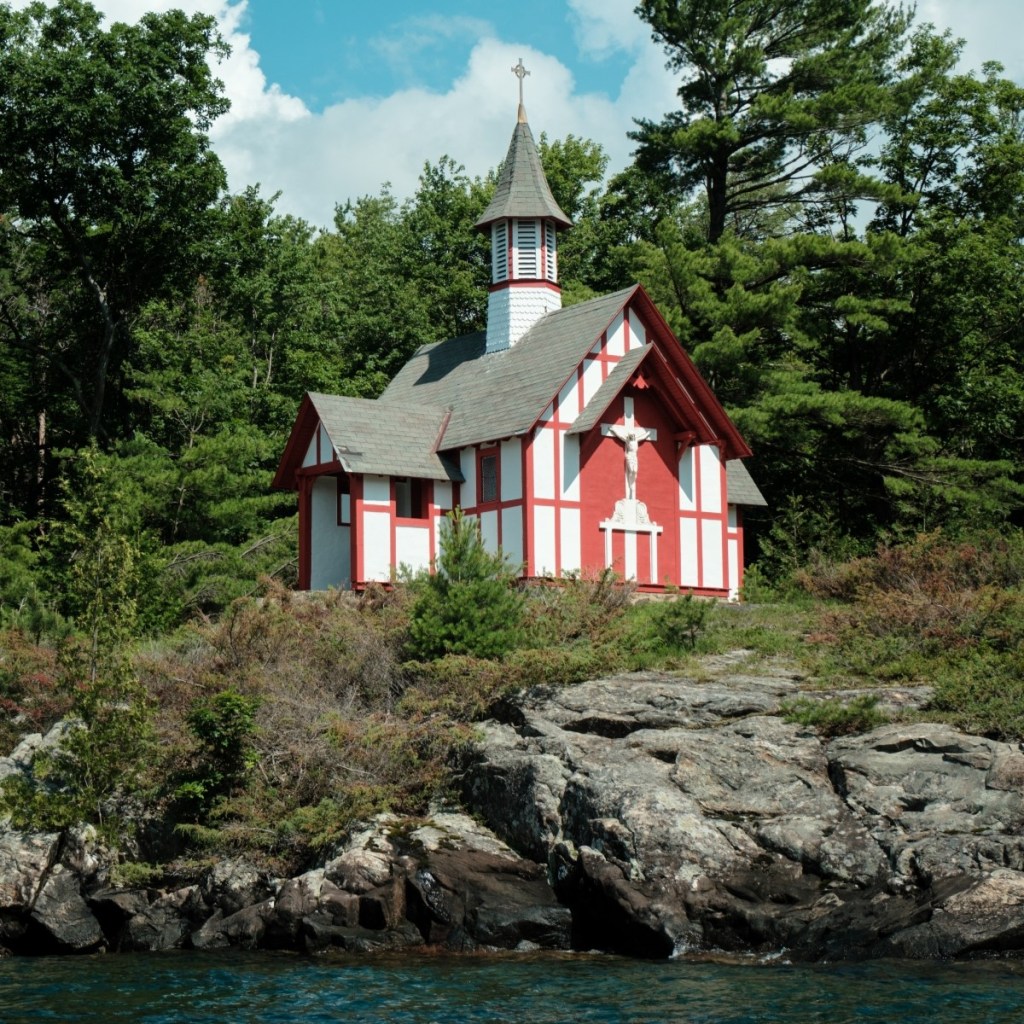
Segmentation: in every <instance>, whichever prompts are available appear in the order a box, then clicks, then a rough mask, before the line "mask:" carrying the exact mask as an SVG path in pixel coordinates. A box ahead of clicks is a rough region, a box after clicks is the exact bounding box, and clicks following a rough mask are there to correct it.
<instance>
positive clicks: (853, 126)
mask: <svg viewBox="0 0 1024 1024" xmlns="http://www.w3.org/2000/svg"><path fill="white" fill-rule="evenodd" d="M637 13H638V14H639V15H640V17H641V18H643V20H644V21H646V22H647V23H648V24H649V25H650V26H651V30H652V33H653V36H654V39H655V40H656V41H657V42H659V43H661V44H662V45H663V46H664V47H665V50H666V53H667V54H668V57H669V60H668V66H669V67H670V68H672V69H673V70H675V71H678V72H680V74H681V76H682V82H681V84H680V86H679V90H678V94H679V98H680V101H681V105H682V110H680V111H676V112H674V113H671V114H668V115H666V116H665V117H664V118H663V119H662V120H661V121H660V122H654V121H648V120H642V121H640V122H638V123H639V129H638V130H637V131H636V132H635V133H634V134H633V138H635V139H636V140H637V142H638V143H639V148H638V151H637V162H638V164H639V166H640V167H641V168H643V169H644V170H645V171H646V172H648V173H649V174H652V175H655V176H657V178H658V180H659V182H660V183H661V184H662V185H663V187H664V188H665V189H666V190H667V191H668V192H669V193H670V194H671V195H673V196H675V197H677V198H681V199H686V198H690V197H692V196H693V195H694V194H695V191H696V190H698V189H700V190H703V193H704V196H705V199H706V203H707V240H708V241H709V242H717V241H718V239H720V238H721V237H722V235H723V234H724V233H725V231H726V229H727V228H730V227H732V228H733V229H736V227H737V225H738V224H740V225H741V224H742V222H743V221H744V220H745V219H746V218H749V217H750V216H751V215H753V214H755V213H756V212H757V211H759V210H763V209H765V208H769V209H782V208H786V207H791V206H792V204H793V203H794V202H797V201H798V202H799V203H800V204H801V208H802V211H803V216H804V217H805V218H806V219H810V218H811V217H812V215H813V213H814V209H813V206H812V204H813V203H823V204H825V205H826V206H828V207H834V206H835V205H836V204H837V203H838V202H840V201H841V200H842V198H844V197H848V196H850V195H856V194H857V193H858V192H860V191H863V190H865V189H866V188H867V187H868V183H867V182H866V180H865V179H864V178H863V177H862V175H861V174H860V173H859V169H858V165H857V159H856V156H855V154H856V153H857V151H858V149H860V148H861V147H863V145H864V143H865V141H866V132H867V128H868V126H869V125H870V124H872V123H873V122H874V121H876V120H877V118H878V116H879V114H880V112H881V110H882V109H883V108H884V105H885V103H886V86H887V85H888V83H889V79H890V74H891V66H892V62H893V59H894V57H895V56H896V54H897V53H898V51H899V48H900V45H901V42H902V39H903V36H904V34H905V32H906V30H907V27H908V25H909V21H910V13H908V12H906V11H904V10H903V8H902V7H898V8H894V7H891V6H888V5H884V4H878V3H876V2H875V0H843V2H841V3H837V2H836V0H733V2H731V3H725V2H723V0H641V3H640V4H639V6H638V7H637Z"/></svg>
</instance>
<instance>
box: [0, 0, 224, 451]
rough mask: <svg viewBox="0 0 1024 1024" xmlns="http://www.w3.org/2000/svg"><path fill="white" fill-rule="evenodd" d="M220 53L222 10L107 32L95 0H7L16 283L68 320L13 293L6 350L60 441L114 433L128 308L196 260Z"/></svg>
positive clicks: (2, 20)
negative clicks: (23, 303)
mask: <svg viewBox="0 0 1024 1024" xmlns="http://www.w3.org/2000/svg"><path fill="white" fill-rule="evenodd" d="M225 52H226V47H225V45H224V43H223V42H222V40H221V39H220V37H219V36H218V35H217V33H216V30H215V23H214V20H213V19H212V18H209V17H205V16H200V15H196V16H194V17H191V18H189V17H186V16H185V15H184V14H183V13H182V12H181V11H170V12H167V13H165V14H145V15H143V16H142V18H141V19H140V20H139V22H138V23H137V24H135V25H126V24H122V23H119V22H118V23H114V24H113V25H111V26H110V28H109V29H104V28H103V27H102V25H101V15H100V14H99V12H98V11H96V10H95V8H93V7H92V6H90V5H89V4H88V3H86V2H85V0H61V2H60V3H58V4H57V5H56V6H53V7H48V6H46V5H44V4H42V3H33V4H31V5H30V6H29V7H28V8H27V9H26V10H24V11H12V10H11V9H10V8H9V7H8V6H6V5H3V6H0V95H2V96H3V97H4V101H3V103H2V104H0V211H5V212H6V214H7V216H6V217H4V218H3V221H4V227H5V228H6V229H8V230H13V231H14V232H15V233H16V235H17V236H18V237H19V239H21V240H22V241H20V242H19V243H18V244H19V245H21V246H22V247H23V249H25V248H26V247H27V248H29V249H31V251H30V252H29V253H28V256H29V258H30V259H31V261H32V263H33V267H32V272H31V273H25V274H22V275H18V276H17V278H16V280H15V281H13V282H9V283H8V288H9V289H10V288H11V287H12V285H13V287H14V288H15V289H16V293H15V294H18V293H20V294H23V295H25V294H28V293H29V292H28V290H29V289H32V290H33V291H35V292H41V293H42V294H44V295H46V296H47V303H48V305H49V306H50V308H51V309H52V310H54V313H53V314H52V315H51V317H50V320H51V321H56V324H55V326H57V327H58V328H59V330H58V331H50V332H48V333H46V334H43V335H40V334H39V333H38V330H36V329H35V328H37V327H38V326H39V322H40V318H39V316H38V315H36V316H35V317H34V325H33V319H32V318H29V320H27V321H26V318H25V317H24V316H22V315H20V312H19V310H18V309H17V308H16V307H17V302H16V301H15V300H14V299H12V297H11V293H10V291H8V297H7V299H6V300H4V299H3V298H2V297H0V303H2V304H3V307H4V317H3V321H2V323H3V326H4V327H6V330H3V334H2V335H0V347H2V349H3V351H4V354H5V355H6V354H7V353H11V354H12V355H13V356H14V357H15V358H16V359H17V360H18V361H19V362H22V363H23V364H24V365H25V366H26V370H25V374H24V376H25V377H26V378H31V379H33V381H34V383H33V387H32V392H33V393H32V404H33V405H34V409H33V410H32V419H33V420H38V419H40V418H45V417H47V416H49V415H50V413H51V410H54V409H55V410H56V412H57V415H58V416H59V417H60V420H61V422H60V423H59V424H58V425H57V430H56V431H51V433H57V434H58V436H59V442H58V443H62V444H71V445H73V446H77V445H78V444H81V443H83V442H84V441H85V440H86V439H87V438H90V437H99V436H109V435H110V434H112V433H116V430H115V429H114V424H113V422H112V414H111V405H112V404H113V405H114V406H115V407H116V406H117V405H118V402H119V399H120V391H121V385H122V380H123V378H122V368H123V364H124V361H125V358H126V357H127V355H128V354H129V353H130V350H131V344H132V327H133V324H134V319H135V317H136V315H137V313H138V311H139V310H140V309H141V308H142V307H143V305H144V304H145V303H146V302H147V301H149V300H151V299H153V298H155V297H158V296H164V295H167V294H168V293H169V292H171V291H172V290H173V289H174V287H175V286H176V285H179V284H181V283H182V282H183V281H187V280H188V279H189V278H190V277H191V276H192V275H193V273H194V268H195V258H196V256H197V255H198V253H199V251H200V250H201V248H202V245H203V242H204V240H205V238H206V237H207V234H208V229H209V218H210V213H211V207H212V204H213V203H214V201H215V200H216V199H217V197H218V196H219V194H220V192H221V191H222V189H223V187H224V184H225V176H224V171H223V168H222V166H221V164H220V161H219V160H218V159H217V157H216V156H215V155H214V154H213V153H212V152H211V150H210V149H209V144H208V140H207V136H206V131H207V129H208V127H209V125H210V123H211V121H212V120H213V119H214V118H215V117H216V116H217V115H218V114H220V113H222V112H223V111H224V110H225V109H226V108H227V101H226V100H225V99H224V98H223V97H222V96H221V94H220V89H221V86H220V83H219V82H218V81H216V80H215V79H214V77H213V74H212V72H211V70H210V66H209V63H208V58H209V57H211V56H213V57H216V56H218V55H222V54H224V53H225ZM29 305H30V306H31V305H32V304H31V303H29ZM26 324H27V326H26ZM60 339H67V340H65V341H63V342H62V341H60ZM118 411H119V412H120V411H123V407H122V409H120V410H118ZM47 443H49V441H48V442H47Z"/></svg>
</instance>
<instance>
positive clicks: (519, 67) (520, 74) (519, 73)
mask: <svg viewBox="0 0 1024 1024" xmlns="http://www.w3.org/2000/svg"><path fill="white" fill-rule="evenodd" d="M529 73H530V72H529V71H527V70H526V68H525V67H524V66H523V58H522V57H520V58H519V63H518V64H516V66H515V67H514V68H512V74H513V75H515V76H516V78H518V79H519V105H520V106H522V105H523V79H524V78H525V77H526V76H527V75H528V74H529Z"/></svg>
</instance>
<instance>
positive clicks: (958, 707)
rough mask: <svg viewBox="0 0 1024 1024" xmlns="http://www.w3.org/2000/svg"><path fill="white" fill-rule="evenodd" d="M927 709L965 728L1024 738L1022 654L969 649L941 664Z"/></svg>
mask: <svg viewBox="0 0 1024 1024" xmlns="http://www.w3.org/2000/svg"><path fill="white" fill-rule="evenodd" d="M930 709H931V710H932V711H937V712H939V713H940V714H942V716H943V717H944V718H946V719H947V720H948V721H950V722H951V723H952V724H953V725H955V726H956V727H957V728H959V729H963V730H965V731H967V732H974V733H980V734H982V735H985V736H991V737H993V738H995V739H1002V740H1020V739H1022V738H1024V654H1022V653H1021V651H1020V650H1017V651H1014V652H1008V653H1004V654H1002V655H999V656H997V657H992V656H986V655H985V654H983V653H980V652H977V651H972V652H969V653H967V654H966V655H965V656H964V657H961V658H958V659H956V660H955V661H953V662H952V663H950V664H948V665H946V666H943V668H942V669H941V670H940V671H939V672H938V673H937V677H936V679H935V688H934V692H933V694H932V701H931V705H930Z"/></svg>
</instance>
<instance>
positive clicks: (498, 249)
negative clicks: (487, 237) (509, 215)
mask: <svg viewBox="0 0 1024 1024" xmlns="http://www.w3.org/2000/svg"><path fill="white" fill-rule="evenodd" d="M491 264H492V268H493V272H494V276H493V278H492V280H493V281H494V283H495V284H497V282H498V281H507V280H508V224H507V223H506V222H505V221H503V220H500V221H497V222H496V223H495V225H494V230H493V231H492V232H491Z"/></svg>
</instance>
